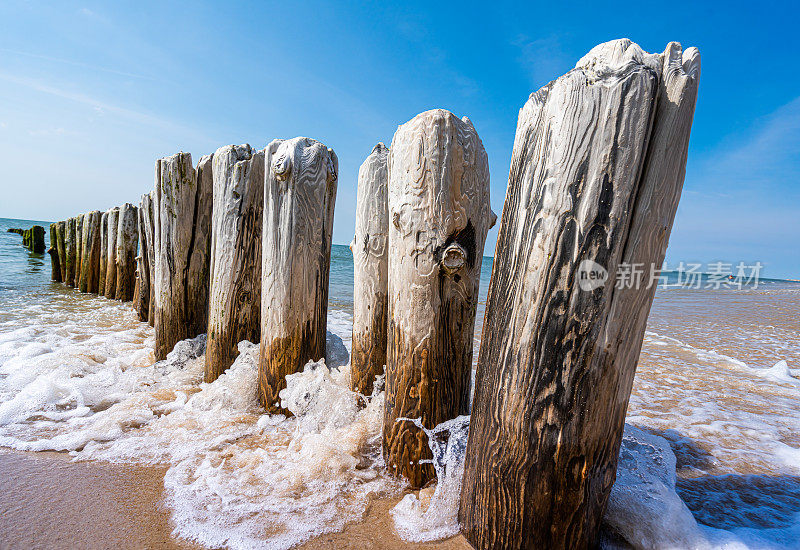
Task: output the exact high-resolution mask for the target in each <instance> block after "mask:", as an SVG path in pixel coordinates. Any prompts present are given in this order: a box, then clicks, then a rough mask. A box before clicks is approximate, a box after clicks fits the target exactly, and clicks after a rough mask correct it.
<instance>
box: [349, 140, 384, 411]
mask: <svg viewBox="0 0 800 550" xmlns="http://www.w3.org/2000/svg"><path fill="white" fill-rule="evenodd" d="M388 162H389V148H388V147H386V146H385V145H384V144H383V143H378V144H377V145H376V146H375V147H374V148H373V149H372V153H370V155H369V156H368V157H367V159H366V160H365V161H364V163H363V164H362V165H361V168H359V170H358V195H357V199H356V231H355V236H354V237H353V242H352V243H351V244H350V250H352V252H353V267H354V270H353V340H352V342H353V343H352V352H351V354H350V366H351V368H350V389H352V390H353V391H355V392H358V393H361V394H364V395H371V394H372V385H373V383H374V381H375V377H376V376H379V375H382V374H383V372H384V368H385V366H386V340H387V338H386V330H387V327H388V319H387V313H388V307H389V305H388V294H387V293H388V291H389V254H388V248H389V242H388V241H389V209H388V202H387V201H388V197H387V192H388V191H387V187H388V181H389V177H388Z"/></svg>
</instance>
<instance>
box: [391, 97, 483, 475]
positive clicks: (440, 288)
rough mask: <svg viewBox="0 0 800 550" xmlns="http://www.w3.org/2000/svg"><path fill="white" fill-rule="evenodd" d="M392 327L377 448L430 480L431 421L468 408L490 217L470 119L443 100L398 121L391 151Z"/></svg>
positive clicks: (398, 466) (395, 465)
mask: <svg viewBox="0 0 800 550" xmlns="http://www.w3.org/2000/svg"><path fill="white" fill-rule="evenodd" d="M389 219H390V220H391V221H390V223H389V273H390V277H389V328H388V353H387V365H386V407H385V411H384V427H383V452H384V456H385V458H386V464H387V467H388V468H389V471H390V472H393V473H394V474H396V475H402V476H403V477H405V478H407V479H408V481H409V482H410V484H411V486H412V487H422V486H424V485H425V484H426V483H427V482H428V481H430V480H431V479H433V477H434V470H433V466H432V465H431V464H422V463H420V460H422V459H430V458H431V451H430V448H429V446H428V441H427V436H426V435H425V432H424V431H422V430H420V429H419V428H418V427H417V426H415V425H414V424H413V423H412V422H409V421H402V420H401V421H398V418H415V419H416V418H418V419H420V420H421V422H422V424H423V425H424V426H425V427H426V428H427V429H432V428H434V427H435V426H436V425H437V424H440V423H442V422H444V421H446V420H450V419H453V418H455V417H457V416H458V415H461V414H467V413H468V410H469V387H470V375H471V372H472V346H473V338H474V334H473V333H474V326H475V312H476V309H477V305H478V283H479V280H480V272H481V263H482V260H483V245H484V242H485V240H486V233H487V231H488V230H489V228H490V227H491V226H492V225H493V224H494V220H495V219H496V216H494V214H493V213H492V211H491V208H490V204H489V163H488V159H487V156H486V151H485V150H484V148H483V144H482V143H481V140H480V138H479V137H478V134H477V132H476V131H475V128H474V127H473V126H472V123H471V122H470V121H469V119H468V118H466V117H465V118H464V119H463V120H459V119H458V118H457V117H456V116H455V115H453V114H452V113H450V112H449V111H445V110H443V109H436V110H432V111H427V112H424V113H422V114H419V115H417V116H416V117H414V118H413V119H412V120H411V121H409V122H407V123H406V124H403V125H402V126H400V127H399V128H398V129H397V132H395V134H394V138H393V139H392V146H391V150H390V152H389Z"/></svg>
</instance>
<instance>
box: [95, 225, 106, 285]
mask: <svg viewBox="0 0 800 550" xmlns="http://www.w3.org/2000/svg"><path fill="white" fill-rule="evenodd" d="M107 272H108V211H106V212H103V213H102V214H101V215H100V278H99V279H98V283H97V289H98V290H97V293H98V294H100V296H105V294H106V273H107Z"/></svg>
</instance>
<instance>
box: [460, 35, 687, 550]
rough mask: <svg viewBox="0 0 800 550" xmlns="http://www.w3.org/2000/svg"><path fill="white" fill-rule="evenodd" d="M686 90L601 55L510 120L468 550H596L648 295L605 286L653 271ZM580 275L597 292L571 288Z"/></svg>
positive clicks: (621, 48)
mask: <svg viewBox="0 0 800 550" xmlns="http://www.w3.org/2000/svg"><path fill="white" fill-rule="evenodd" d="M698 74H699V57H698V56H697V54H696V50H694V49H692V50H687V52H686V54H684V55H683V56H681V53H680V47H679V46H678V45H677V44H671V45H670V46H669V47H668V48H667V52H665V54H664V55H663V56H662V55H650V54H646V53H645V52H643V51H642V50H641V49H640V48H639V47H638V46H637V45H635V44H632V43H631V42H630V41H628V40H618V41H613V42H609V43H606V44H601V45H600V46H598V47H596V48H595V49H593V50H592V51H591V52H590V53H589V54H588V55H587V56H585V57H584V58H583V59H581V60H580V61H579V62H578V65H577V67H576V68H575V69H574V70H572V71H570V72H569V73H567V74H566V75H564V76H562V77H561V78H559V79H557V80H555V81H554V82H551V83H550V84H548V85H547V86H545V87H544V88H542V89H541V90H539V91H538V92H536V93H534V94H532V95H531V97H530V99H529V100H528V102H527V103H526V104H525V106H524V107H523V108H522V110H521V111H520V115H519V122H518V126H517V134H516V138H515V142H514V152H513V155H512V162H511V170H510V175H509V186H508V192H507V195H506V201H505V206H504V209H503V219H502V223H501V227H500V233H499V237H498V242H497V248H496V253H495V260H494V265H493V269H492V278H491V283H490V285H489V296H488V301H487V308H486V319H485V321H484V329H483V336H482V342H481V349H480V354H479V359H478V368H477V373H476V379H475V396H474V401H473V410H472V420H471V426H470V434H469V441H468V444H467V453H466V459H465V477H464V482H463V486H462V494H461V507H460V512H459V520H460V523H461V526H462V532H463V533H464V535H465V536H466V537H467V539H468V540H469V541H470V542H471V543H472V544H473V545H474V546H475V547H476V548H478V549H489V548H492V549H495V548H498V549H504V548H554V549H559V548H588V547H592V546H594V545H595V544H596V543H597V533H598V527H599V524H600V520H601V519H602V516H603V513H604V510H605V505H606V502H607V499H608V494H609V491H610V489H611V487H612V485H613V483H614V480H615V475H616V466H617V456H618V452H619V445H620V442H621V438H622V431H623V425H624V419H625V412H626V408H627V404H628V399H629V397H630V391H631V385H632V382H633V375H634V372H635V368H636V361H637V360H638V355H639V351H640V347H641V342H642V338H643V334H644V326H645V322H646V319H647V314H648V311H649V308H650V304H651V301H652V297H653V293H654V292H655V288H654V287H653V288H646V287H647V285H646V284H644V285H641V286H640V287H638V288H630V289H618V288H616V285H615V284H614V280H613V276H614V274H615V273H616V272H617V267H618V266H619V265H620V264H621V263H622V262H639V263H643V264H646V265H647V266H648V268H649V265H650V264H655V265H656V266H657V267H660V265H661V262H662V261H663V257H664V252H665V250H666V245H667V240H668V236H669V231H670V228H671V225H672V220H673V217H674V214H675V209H676V207H677V202H678V198H679V196H680V189H681V186H682V182H683V175H684V165H685V162H686V150H687V146H688V138H689V129H690V127H691V119H692V114H693V110H694V101H695V97H696V93H697V77H698ZM589 261H591V262H594V263H596V264H598V265H599V266H601V267H603V268H605V269H606V270H607V271H608V273H610V274H611V276H612V279H611V280H610V281H608V282H607V283H606V284H605V285H599V286H597V285H586V286H582V285H581V281H582V279H581V273H585V267H586V265H587V264H584V263H583V262H589ZM582 265H583V266H584V267H582ZM589 265H591V264H589ZM583 281H584V283H585V282H586V280H585V279H583Z"/></svg>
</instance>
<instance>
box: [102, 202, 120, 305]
mask: <svg viewBox="0 0 800 550" xmlns="http://www.w3.org/2000/svg"><path fill="white" fill-rule="evenodd" d="M119 210H120V209H119V207H118V206H115V207H114V208H111V209H110V210H109V211H108V219H107V222H106V223H108V229H107V230H106V231H107V232H108V243H107V244H108V248H107V250H106V287H105V290H104V292H103V295H104V296H105V297H106V298H111V299H112V300H113V299H114V298H116V296H117V233H118V231H119Z"/></svg>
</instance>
